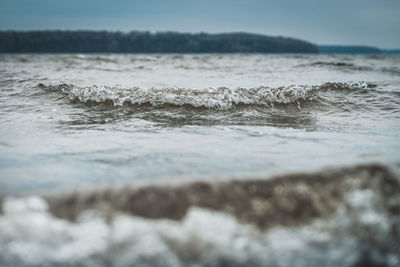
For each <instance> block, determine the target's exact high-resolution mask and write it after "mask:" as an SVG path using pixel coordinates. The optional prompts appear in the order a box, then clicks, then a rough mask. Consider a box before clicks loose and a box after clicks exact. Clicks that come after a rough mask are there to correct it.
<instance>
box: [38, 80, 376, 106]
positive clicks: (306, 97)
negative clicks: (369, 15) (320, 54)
mask: <svg viewBox="0 0 400 267" xmlns="http://www.w3.org/2000/svg"><path fill="white" fill-rule="evenodd" d="M37 87H39V88H41V89H44V90H47V91H56V92H60V93H62V94H64V95H66V96H68V97H69V98H70V99H71V100H78V101H80V102H82V103H112V104H113V105H114V106H122V105H125V104H132V105H151V106H153V107H160V106H164V105H174V106H185V105H189V106H192V107H195V108H201V107H202V108H208V109H217V110H228V109H231V108H233V107H235V106H238V105H257V106H266V107H270V106H274V105H282V104H283V105H287V104H296V105H297V106H298V107H299V108H300V103H301V102H302V101H315V100H318V99H319V97H318V93H319V92H324V91H347V90H368V89H371V88H375V87H376V85H375V84H371V83H366V82H353V83H338V82H329V83H324V84H322V85H291V86H281V87H267V86H260V87H256V88H236V89H230V88H227V87H219V88H207V89H190V88H179V87H167V88H154V87H153V88H148V89H145V88H140V87H122V86H113V87H112V86H98V85H93V86H87V87H79V86H75V85H73V84H57V85H44V84H39V85H38V86H37Z"/></svg>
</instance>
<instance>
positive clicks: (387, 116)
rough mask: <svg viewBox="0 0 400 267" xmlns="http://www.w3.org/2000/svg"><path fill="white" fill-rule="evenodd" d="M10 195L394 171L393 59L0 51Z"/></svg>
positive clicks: (3, 149)
mask: <svg viewBox="0 0 400 267" xmlns="http://www.w3.org/2000/svg"><path fill="white" fill-rule="evenodd" d="M0 62H1V64H0V68H1V70H0V93H1V95H0V101H1V106H0V125H1V126H0V177H1V180H0V183H1V185H2V191H3V192H6V193H7V194H8V193H16V192H18V193H21V192H32V191H38V192H43V191H44V192H47V191H48V190H58V189H65V188H69V189H72V188H81V187H84V186H89V187H90V186H95V185H96V186H98V185H110V184H120V183H122V184H124V183H138V182H139V183H142V182H145V183H146V182H149V181H155V180H157V181H158V180H170V179H178V180H179V179H193V178H194V179H219V178H232V177H240V178H243V177H264V176H267V175H269V174H275V173H286V172H289V171H290V172H293V171H298V170H306V171H307V170H315V169H318V168H320V167H324V166H337V165H343V164H346V165H351V164H352V163H360V162H361V163H365V162H381V163H384V164H395V163H398V162H400V153H399V151H400V142H399V135H400V57H399V56H392V55H391V56H324V55H262V54H259V55H231V54H228V55H1V57H0Z"/></svg>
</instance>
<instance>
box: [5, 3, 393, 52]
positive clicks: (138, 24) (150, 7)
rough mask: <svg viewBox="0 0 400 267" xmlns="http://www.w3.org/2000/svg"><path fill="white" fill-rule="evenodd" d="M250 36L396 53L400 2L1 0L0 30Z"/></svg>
mask: <svg viewBox="0 0 400 267" xmlns="http://www.w3.org/2000/svg"><path fill="white" fill-rule="evenodd" d="M54 29H60V30H111V31H124V32H128V31H131V30H141V31H142V30H145V31H151V32H157V31H178V32H208V33H220V32H252V33H261V34H266V35H272V36H286V37H294V38H300V39H303V40H307V41H310V42H313V43H316V44H334V45H371V46H377V47H380V48H400V0H329V1H328V0H264V1H263V0H142V1H139V0H0V30H54Z"/></svg>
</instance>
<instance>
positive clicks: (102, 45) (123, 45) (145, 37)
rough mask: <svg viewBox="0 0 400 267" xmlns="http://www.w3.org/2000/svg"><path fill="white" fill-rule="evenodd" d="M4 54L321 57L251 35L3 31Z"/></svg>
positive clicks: (293, 42) (292, 42)
mask: <svg viewBox="0 0 400 267" xmlns="http://www.w3.org/2000/svg"><path fill="white" fill-rule="evenodd" d="M0 52H2V53H317V52H318V48H317V46H315V45H314V44H311V43H308V42H305V41H301V40H297V39H293V38H285V37H270V36H265V35H258V34H249V33H223V34H206V33H198V34H190V33H176V32H160V33H150V32H137V31H133V32H129V33H122V32H107V31H26V32H20V31H2V32H0Z"/></svg>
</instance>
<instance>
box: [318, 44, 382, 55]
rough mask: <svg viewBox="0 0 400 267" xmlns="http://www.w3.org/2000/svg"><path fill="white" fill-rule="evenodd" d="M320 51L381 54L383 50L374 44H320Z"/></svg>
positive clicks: (327, 52) (324, 52)
mask: <svg viewBox="0 0 400 267" xmlns="http://www.w3.org/2000/svg"><path fill="white" fill-rule="evenodd" d="M318 52H319V53H321V54H380V53H382V50H380V49H379V48H377V47H373V46H356V45H350V46H344V45H343V46H342V45H319V46H318Z"/></svg>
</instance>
